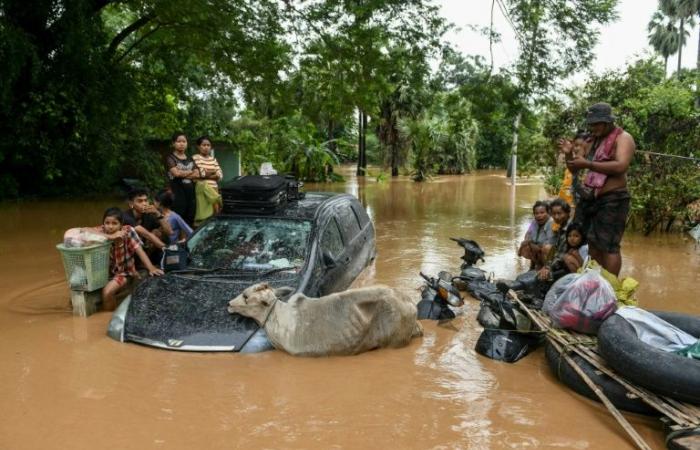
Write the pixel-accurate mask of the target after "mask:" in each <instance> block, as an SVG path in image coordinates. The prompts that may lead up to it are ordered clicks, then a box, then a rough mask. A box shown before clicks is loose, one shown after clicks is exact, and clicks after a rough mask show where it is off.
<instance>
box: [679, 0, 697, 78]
mask: <svg viewBox="0 0 700 450" xmlns="http://www.w3.org/2000/svg"><path fill="white" fill-rule="evenodd" d="M677 1H678V9H679V11H680V12H681V13H683V14H686V15H687V16H688V17H691V18H692V17H693V16H696V15H697V16H700V0H677ZM695 68H696V69H698V70H700V30H698V54H697V57H696V60H695Z"/></svg>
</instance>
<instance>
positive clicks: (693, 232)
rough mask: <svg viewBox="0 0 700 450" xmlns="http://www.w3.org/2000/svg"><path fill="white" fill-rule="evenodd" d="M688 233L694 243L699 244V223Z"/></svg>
mask: <svg viewBox="0 0 700 450" xmlns="http://www.w3.org/2000/svg"><path fill="white" fill-rule="evenodd" d="M688 233H690V235H691V236H692V237H693V239H695V241H696V242H698V243H700V223H699V224H697V225H695V228H692V229H691V230H690V231H688Z"/></svg>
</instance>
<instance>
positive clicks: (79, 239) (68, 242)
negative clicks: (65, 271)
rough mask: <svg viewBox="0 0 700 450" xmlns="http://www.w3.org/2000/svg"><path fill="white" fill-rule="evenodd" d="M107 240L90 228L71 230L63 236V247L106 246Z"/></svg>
mask: <svg viewBox="0 0 700 450" xmlns="http://www.w3.org/2000/svg"><path fill="white" fill-rule="evenodd" d="M105 242H107V238H106V237H104V236H102V235H101V234H99V233H96V232H95V231H93V230H91V229H90V228H70V229H68V230H66V232H65V233H64V234H63V245H65V246H66V247H89V246H90V245H95V244H104V243H105Z"/></svg>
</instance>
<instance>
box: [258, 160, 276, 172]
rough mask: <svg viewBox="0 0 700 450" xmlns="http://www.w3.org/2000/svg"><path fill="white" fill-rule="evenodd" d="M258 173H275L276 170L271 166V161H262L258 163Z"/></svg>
mask: <svg viewBox="0 0 700 450" xmlns="http://www.w3.org/2000/svg"><path fill="white" fill-rule="evenodd" d="M260 175H277V171H276V170H275V169H274V168H273V167H272V163H271V162H264V163H262V164H261V165H260Z"/></svg>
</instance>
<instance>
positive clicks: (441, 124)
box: [398, 92, 478, 181]
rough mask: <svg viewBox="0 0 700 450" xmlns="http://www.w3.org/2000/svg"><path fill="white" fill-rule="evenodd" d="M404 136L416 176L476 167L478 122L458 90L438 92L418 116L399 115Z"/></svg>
mask: <svg viewBox="0 0 700 450" xmlns="http://www.w3.org/2000/svg"><path fill="white" fill-rule="evenodd" d="M398 129H399V133H400V135H401V138H402V139H404V140H405V141H406V142H407V143H409V145H410V158H411V161H412V167H413V171H414V178H415V179H416V180H418V181H422V180H424V179H426V178H428V177H430V176H431V175H434V174H436V173H441V174H456V173H464V172H466V171H469V170H471V169H473V168H475V167H476V137H477V135H478V125H477V123H476V121H475V120H474V119H473V117H472V116H471V105H470V104H469V102H467V101H466V100H465V99H464V98H463V97H462V96H461V95H460V94H459V93H458V92H452V93H443V94H440V95H438V96H437V97H436V98H435V100H434V102H433V104H432V105H431V108H430V109H429V110H428V111H426V112H424V113H423V114H421V115H420V116H418V117H416V118H403V119H399V124H398Z"/></svg>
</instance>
